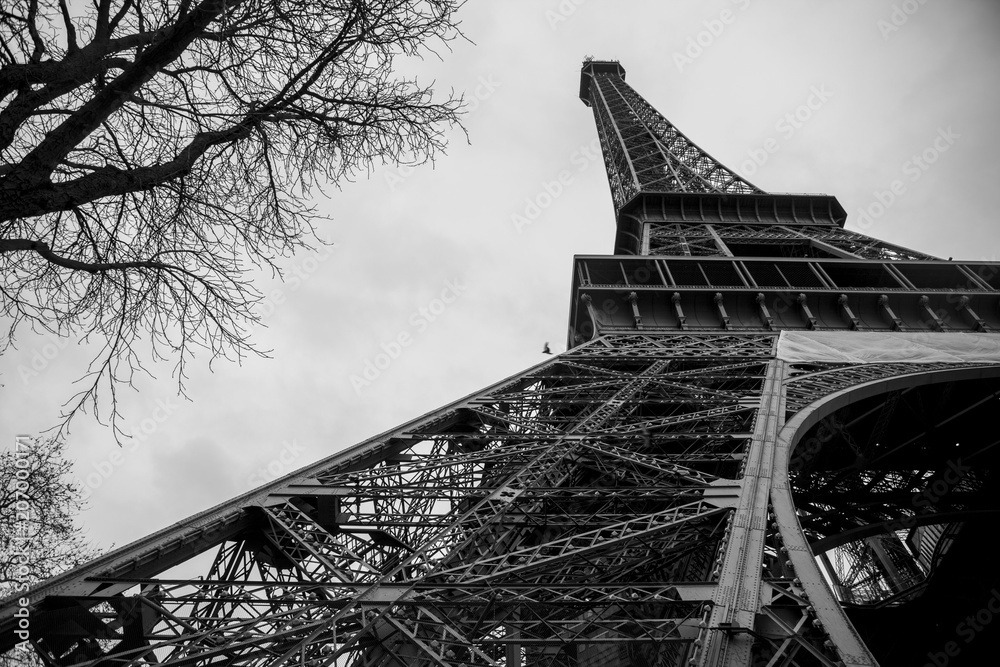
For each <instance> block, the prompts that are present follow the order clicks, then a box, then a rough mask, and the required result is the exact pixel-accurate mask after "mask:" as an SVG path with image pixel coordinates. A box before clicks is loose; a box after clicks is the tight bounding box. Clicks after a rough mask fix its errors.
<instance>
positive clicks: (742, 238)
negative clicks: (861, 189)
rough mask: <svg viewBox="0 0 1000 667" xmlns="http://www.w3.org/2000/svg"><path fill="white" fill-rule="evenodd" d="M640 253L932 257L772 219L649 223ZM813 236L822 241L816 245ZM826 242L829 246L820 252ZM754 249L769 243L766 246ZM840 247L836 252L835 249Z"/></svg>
mask: <svg viewBox="0 0 1000 667" xmlns="http://www.w3.org/2000/svg"><path fill="white" fill-rule="evenodd" d="M648 239H649V240H648V246H647V248H645V249H644V250H645V252H644V254H648V255H660V256H687V255H701V256H712V255H714V256H725V255H727V254H728V255H732V256H736V257H740V256H745V255H751V256H761V255H768V256H774V257H812V256H820V257H824V256H825V257H838V256H843V257H847V258H849V257H857V258H859V259H876V260H934V259H936V258H934V257H931V256H930V255H926V254H924V253H920V252H916V251H914V250H908V249H906V248H901V247H899V246H894V245H892V244H890V243H886V242H884V241H880V240H878V239H874V238H871V237H869V236H865V235H864V234H859V233H857V232H852V231H849V230H846V229H841V228H839V227H836V226H833V225H801V226H795V227H789V226H785V225H774V224H760V225H752V224H708V223H705V224H691V223H649V232H648ZM813 241H818V242H820V243H819V244H815V243H813ZM825 246H829V249H828V250H827V251H826V252H824V251H823V249H824V247H825ZM758 248H767V251H766V252H764V251H763V250H759V249H758ZM836 251H841V252H840V254H835V253H836Z"/></svg>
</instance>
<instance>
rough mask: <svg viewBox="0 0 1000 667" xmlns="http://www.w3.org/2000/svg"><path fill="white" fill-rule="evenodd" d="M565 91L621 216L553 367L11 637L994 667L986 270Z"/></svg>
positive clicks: (224, 650) (575, 305)
mask: <svg viewBox="0 0 1000 667" xmlns="http://www.w3.org/2000/svg"><path fill="white" fill-rule="evenodd" d="M580 97H581V99H582V100H583V102H584V103H585V104H586V105H587V106H589V107H590V108H591V109H592V111H593V113H594V118H595V121H596V125H597V131H598V134H599V136H600V141H601V145H602V148H603V154H604V159H605V164H606V168H607V173H608V180H609V183H610V188H611V196H612V199H613V201H614V208H615V215H616V223H617V236H616V241H615V248H614V254H613V255H601V256H580V257H576V258H575V270H574V279H573V285H572V294H571V297H572V306H571V313H570V322H569V349H568V351H567V352H566V353H564V354H561V355H557V356H554V357H551V358H548V359H547V360H546V361H545V362H543V363H540V364H538V365H537V366H535V367H533V368H530V369H528V370H526V371H524V372H523V373H520V374H518V375H515V376H513V377H510V378H507V379H505V380H502V381H501V382H498V383H496V384H495V385H493V386H491V387H488V388H486V389H484V390H482V391H480V392H477V393H475V394H473V395H470V396H468V397H466V398H463V399H461V400H459V401H457V402H455V403H453V404H451V405H448V406H446V407H443V408H441V409H440V410H437V411H435V412H432V413H430V414H427V415H425V416H423V417H420V418H418V419H415V420H413V421H411V422H409V423H407V424H404V425H402V426H400V427H399V428H396V429H394V430H391V431H388V432H386V433H383V434H381V435H378V436H376V437H374V438H371V439H370V440H368V441H366V442H363V443H361V444H359V445H356V446H354V447H352V448H349V449H347V450H345V451H342V452H340V453H337V454H335V455H333V456H330V457H329V458H327V459H325V460H322V461H319V462H317V463H315V464H312V465H310V466H307V467H305V468H303V469H302V470H299V471H297V472H295V473H293V474H291V475H288V476H287V477H285V478H283V479H280V480H277V481H275V482H272V483H270V484H268V485H266V486H263V487H261V488H259V489H256V490H254V491H252V492H249V493H246V494H244V495H242V496H239V497H237V498H235V499H233V500H231V501H229V502H227V503H224V504H222V505H219V506H217V507H213V508H211V509H208V510H206V511H204V512H202V513H200V514H197V515H195V516H193V517H191V518H189V519H187V520H185V521H183V522H181V523H179V524H177V525H174V526H171V527H170V528H167V529H165V530H161V531H159V532H157V533H154V534H152V535H150V536H149V537H147V538H145V539H142V540H139V541H137V542H135V543H134V544H130V545H128V546H125V547H122V548H120V549H117V550H116V551H113V552H112V553H109V554H107V555H105V556H102V557H100V558H98V559H96V560H95V561H93V562H91V563H89V564H87V565H85V566H82V567H80V568H77V569H75V570H72V571H70V572H67V573H65V574H63V575H61V576H58V577H55V578H53V579H51V580H49V581H46V582H44V583H42V584H40V585H39V586H37V587H36V588H34V589H33V590H32V591H31V592H30V595H28V596H27V598H26V599H25V600H23V602H26V603H27V604H26V605H22V604H21V602H22V601H20V600H17V599H9V600H7V601H6V602H5V603H4V604H3V606H2V607H0V624H2V635H0V636H2V637H3V642H2V643H0V649H3V650H7V649H10V648H11V647H13V646H14V644H15V642H19V641H22V640H27V642H28V644H30V647H31V648H32V649H33V650H34V651H36V652H37V654H38V655H39V656H41V657H42V658H43V660H44V661H45V663H46V664H48V665H51V666H59V667H62V666H66V665H93V666H98V665H100V666H102V667H103V666H108V667H110V666H115V667H124V666H126V665H135V666H139V665H171V666H178V667H179V666H182V665H183V666H192V667H193V666H196V665H197V666H210V665H234V666H240V667H244V666H245V667H250V666H254V667H256V666H261V667H262V666H265V665H266V666H269V667H320V666H337V667H340V666H343V667H383V666H384V667H389V666H420V667H424V666H428V667H429V666H432V665H433V666H437V667H461V666H464V667H473V666H483V665H493V666H503V667H521V666H542V665H544V666H559V667H571V666H572V667H596V666H598V665H599V666H601V667H617V666H624V665H651V666H656V667H666V666H673V665H701V666H703V667H708V666H711V667H716V666H727V667H737V666H739V667H748V666H755V667H756V666H765V665H766V666H768V667H770V666H777V665H782V666H799V667H807V666H810V667H811V666H825V667H833V666H835V665H852V666H855V665H857V666H859V665H876V664H882V665H884V666H886V667H889V666H894V665H918V664H932V665H936V666H938V667H941V666H942V665H945V664H948V665H952V666H955V665H962V664H967V665H971V664H976V665H979V664H987V663H988V662H990V659H989V658H988V657H987V656H989V657H993V656H995V655H996V652H997V651H998V650H1000V640H998V639H997V634H998V630H997V629H998V627H1000V622H997V623H994V624H993V625H989V622H988V621H989V620H991V619H992V615H993V614H994V613H995V612H994V611H993V610H994V608H995V609H996V610H997V611H1000V594H997V593H996V591H997V588H996V587H997V586H1000V576H998V574H997V572H996V570H997V568H996V567H995V565H994V564H993V561H992V556H991V552H990V550H989V549H986V548H984V546H983V544H984V543H983V538H982V536H983V535H984V534H987V533H988V531H990V530H993V529H995V528H996V519H995V517H996V512H997V510H998V509H1000V501H998V500H996V498H995V496H996V495H997V494H995V493H993V494H991V493H990V490H991V489H992V488H995V487H994V486H993V484H994V482H995V481H996V480H995V477H996V474H997V470H998V460H997V452H998V451H1000V448H997V447H994V445H996V444H997V442H998V441H997V438H998V435H997V433H996V431H995V429H993V430H992V431H991V429H990V428H985V426H986V425H988V424H995V423H996V422H995V414H996V407H997V406H998V403H997V401H998V400H1000V382H998V379H997V378H998V377H1000V337H997V335H996V332H997V330H998V329H1000V312H998V301H1000V264H997V263H988V262H972V263H970V262H951V261H942V260H940V259H937V258H935V257H932V256H929V255H926V254H923V253H920V252H915V251H912V250H907V249H905V248H901V247H898V246H895V245H892V244H890V243H886V242H883V241H880V240H877V239H874V238H870V237H868V236H864V235H862V234H858V233H854V232H851V231H848V230H846V229H844V224H845V220H846V214H845V211H844V209H843V207H842V206H841V205H840V204H839V203H838V202H837V200H836V199H835V198H834V197H831V196H827V195H806V194H772V193H767V192H764V191H763V190H761V189H760V188H759V187H757V186H755V185H753V184H751V183H749V182H748V181H747V180H745V179H743V178H741V177H740V176H739V175H737V174H736V173H734V172H733V171H731V170H730V169H727V168H726V167H725V166H723V165H722V164H720V163H719V162H718V161H716V160H714V159H713V158H712V157H711V156H710V155H709V154H708V153H706V152H705V151H704V150H702V149H701V148H699V147H698V146H697V145H695V144H694V143H693V142H692V141H691V140H690V139H688V138H687V137H686V136H685V135H683V134H682V133H681V132H680V131H679V130H678V129H677V128H676V127H674V126H673V125H672V124H671V123H670V122H669V121H668V120H666V119H665V118H664V117H663V116H661V115H660V114H659V113H658V112H657V111H656V110H655V109H654V108H653V107H652V106H650V104H648V103H647V102H646V101H645V100H644V99H643V98H642V97H641V96H640V95H639V94H638V93H636V91H635V90H633V89H632V88H631V87H630V86H629V85H628V84H626V83H625V70H624V68H623V67H622V66H621V65H620V64H619V63H617V62H613V61H594V60H590V59H588V60H587V61H585V62H584V64H583V67H582V71H581V79H580ZM987 616H989V618H987ZM970 618H971V619H973V620H972V621H971V622H970V621H969V619H970ZM19 633H20V634H19ZM23 648H24V646H20V647H18V648H17V649H16V650H21V649H23Z"/></svg>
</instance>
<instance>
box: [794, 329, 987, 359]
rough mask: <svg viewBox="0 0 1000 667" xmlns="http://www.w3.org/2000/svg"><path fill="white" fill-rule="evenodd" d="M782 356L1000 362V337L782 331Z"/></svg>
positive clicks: (979, 334)
mask: <svg viewBox="0 0 1000 667" xmlns="http://www.w3.org/2000/svg"><path fill="white" fill-rule="evenodd" d="M778 358H779V359H782V360H784V361H788V362H791V363H808V362H813V363H818V362H836V363H852V364H874V363H885V362H894V363H899V362H904V363H905V362H911V363H928V362H946V361H950V362H955V363H974V362H979V363H982V362H986V363H989V362H993V363H1000V336H998V335H997V334H987V333H957V332H944V333H936V332H888V331H886V332H876V331H782V332H781V334H780V335H779V336H778Z"/></svg>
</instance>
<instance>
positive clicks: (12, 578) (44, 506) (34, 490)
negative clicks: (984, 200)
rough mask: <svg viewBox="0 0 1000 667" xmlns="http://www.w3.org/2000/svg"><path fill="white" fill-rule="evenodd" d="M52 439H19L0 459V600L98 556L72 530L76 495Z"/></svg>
mask: <svg viewBox="0 0 1000 667" xmlns="http://www.w3.org/2000/svg"><path fill="white" fill-rule="evenodd" d="M71 470H72V464H71V463H70V462H69V461H68V460H67V459H66V458H65V452H64V444H63V443H62V442H61V441H59V440H56V439H51V438H49V439H42V438H29V437H26V436H19V437H18V438H17V440H16V442H15V445H14V447H13V448H12V449H8V450H6V451H4V452H2V453H0V553H3V558H0V599H4V598H7V597H12V596H17V595H22V594H24V593H25V592H26V591H27V590H28V587H29V586H33V585H35V584H37V583H38V582H40V581H44V580H45V579H48V578H49V577H51V576H53V575H56V574H59V573H60V572H63V571H65V570H69V569H71V568H73V567H76V566H77V565H80V564H81V563H85V562H87V561H89V560H91V559H93V558H96V557H97V556H98V555H100V551H99V550H98V549H97V548H96V547H94V546H93V545H92V544H90V543H89V542H88V541H87V540H86V538H85V537H84V535H83V532H82V531H81V529H80V527H79V526H78V525H77V524H76V515H77V514H78V513H79V512H80V510H81V509H82V508H83V504H84V502H83V499H82V495H81V489H79V488H78V487H76V486H74V485H73V484H72V483H71V482H70V480H69V477H70V474H71ZM36 664H37V665H41V664H42V663H41V662H40V661H39V660H38V659H37V657H35V654H34V652H33V651H31V650H29V649H26V648H25V647H23V646H22V647H20V648H17V649H14V650H13V651H10V652H7V653H5V654H3V655H0V667H8V666H10V667H27V666H28V665H36Z"/></svg>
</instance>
